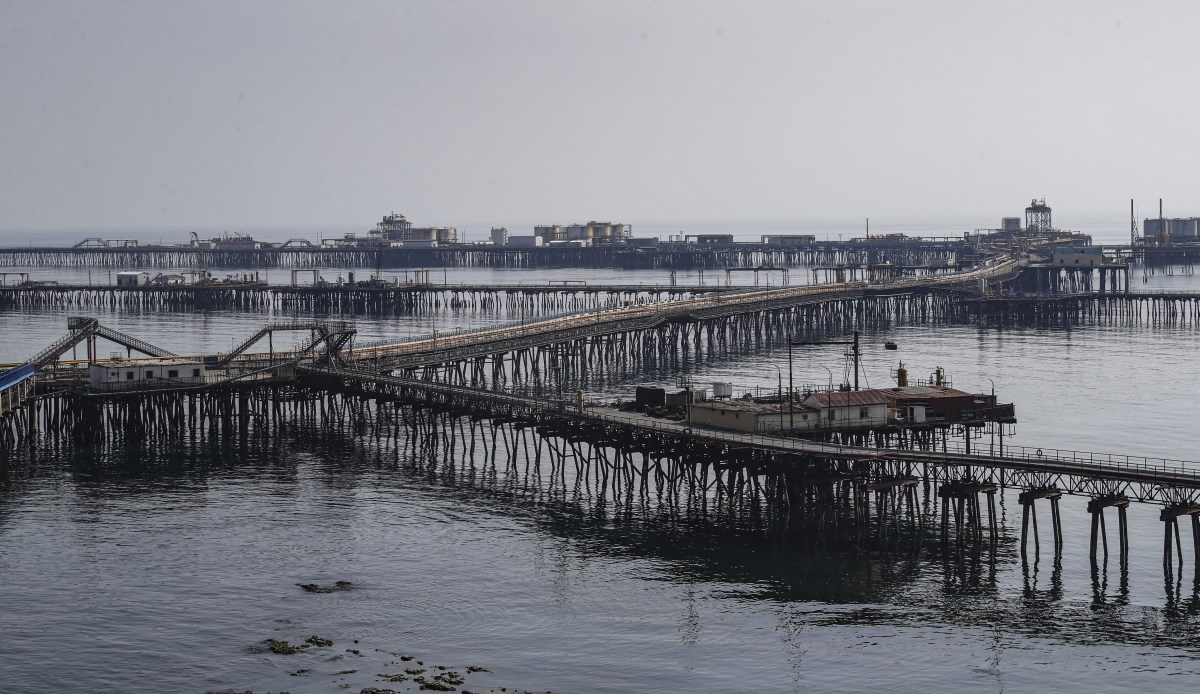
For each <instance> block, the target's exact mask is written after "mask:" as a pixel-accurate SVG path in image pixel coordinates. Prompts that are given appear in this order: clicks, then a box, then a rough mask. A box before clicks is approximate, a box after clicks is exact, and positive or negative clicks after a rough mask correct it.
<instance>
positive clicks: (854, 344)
mask: <svg viewBox="0 0 1200 694" xmlns="http://www.w3.org/2000/svg"><path fill="white" fill-rule="evenodd" d="M791 345H797V346H799V345H850V348H851V349H850V352H851V354H852V355H853V357H854V390H858V370H859V361H860V357H861V352H860V350H859V343H858V331H857V330H855V331H854V339H853V340H800V341H798V342H790V343H789V347H790V346H791Z"/></svg>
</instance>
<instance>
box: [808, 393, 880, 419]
mask: <svg viewBox="0 0 1200 694" xmlns="http://www.w3.org/2000/svg"><path fill="white" fill-rule="evenodd" d="M804 406H805V407H808V408H811V409H813V410H817V411H818V412H820V417H821V422H822V423H823V425H824V426H826V427H857V426H873V425H879V424H886V423H887V416H888V397H887V395H886V394H884V393H882V392H880V391H877V390H823V391H820V392H818V393H813V394H812V395H810V396H808V399H807V400H805V401H804Z"/></svg>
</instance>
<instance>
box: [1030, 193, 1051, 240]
mask: <svg viewBox="0 0 1200 694" xmlns="http://www.w3.org/2000/svg"><path fill="white" fill-rule="evenodd" d="M1052 228H1054V227H1053V226H1052V225H1051V223H1050V208H1049V207H1048V206H1047V205H1046V199H1045V198H1042V199H1041V200H1037V199H1034V200H1032V201H1031V202H1030V203H1029V207H1026V208H1025V231H1027V232H1029V233H1031V234H1041V233H1045V232H1048V231H1050V230H1051V229H1052Z"/></svg>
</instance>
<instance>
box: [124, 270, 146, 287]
mask: <svg viewBox="0 0 1200 694" xmlns="http://www.w3.org/2000/svg"><path fill="white" fill-rule="evenodd" d="M147 284H150V273H149V272H129V271H126V272H118V273H117V286H118V287H144V286H146V285H147Z"/></svg>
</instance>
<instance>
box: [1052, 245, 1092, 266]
mask: <svg viewBox="0 0 1200 694" xmlns="http://www.w3.org/2000/svg"><path fill="white" fill-rule="evenodd" d="M1051 262H1053V263H1054V265H1056V266H1060V267H1100V266H1101V265H1104V249H1102V248H1100V247H1099V246H1082V247H1080V248H1063V249H1060V250H1057V251H1054V255H1053V257H1052V260H1051Z"/></svg>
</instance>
